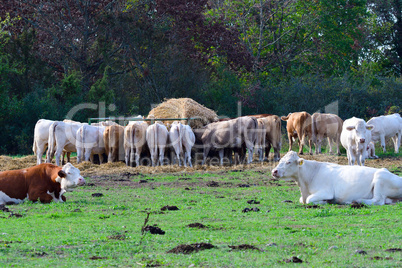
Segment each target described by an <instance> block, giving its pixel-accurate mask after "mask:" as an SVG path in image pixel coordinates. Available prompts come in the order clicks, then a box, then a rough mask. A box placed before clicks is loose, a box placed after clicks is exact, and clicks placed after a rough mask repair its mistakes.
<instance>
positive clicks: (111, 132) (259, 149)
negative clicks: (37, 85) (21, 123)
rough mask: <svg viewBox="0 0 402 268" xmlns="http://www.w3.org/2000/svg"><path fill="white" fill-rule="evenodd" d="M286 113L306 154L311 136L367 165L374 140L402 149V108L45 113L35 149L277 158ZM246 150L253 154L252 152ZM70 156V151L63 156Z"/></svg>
mask: <svg viewBox="0 0 402 268" xmlns="http://www.w3.org/2000/svg"><path fill="white" fill-rule="evenodd" d="M281 119H282V120H283V121H287V126H286V128H287V134H288V138H289V151H291V149H292V145H293V141H294V140H295V139H298V143H299V154H303V145H304V144H306V139H307V138H308V142H309V148H310V154H312V144H315V153H321V144H322V141H323V140H324V139H325V138H328V144H329V153H332V145H333V144H336V150H337V153H338V154H340V151H339V143H341V144H342V146H343V147H344V148H345V149H346V152H347V158H348V161H349V164H350V165H354V164H355V163H357V164H358V165H364V162H365V159H367V158H375V157H377V156H376V155H375V151H374V142H378V141H380V142H381V146H382V148H383V150H384V152H385V140H386V139H389V138H392V139H393V142H394V147H395V152H398V150H399V146H400V143H401V136H402V118H401V116H400V114H397V113H396V114H392V115H387V116H379V117H374V118H372V119H370V120H369V121H368V122H365V121H364V120H363V119H359V118H356V117H353V118H350V119H347V120H345V121H342V119H341V118H339V116H337V115H335V114H323V113H314V114H313V115H310V114H309V113H307V112H296V113H291V114H289V115H288V116H282V117H281V118H279V117H278V116H276V115H266V114H262V115H252V116H242V117H238V118H235V119H230V120H224V121H219V122H214V123H210V124H208V125H206V126H204V127H203V128H198V129H191V128H190V126H188V125H185V124H182V123H180V122H178V121H175V122H173V123H171V124H170V123H169V124H167V126H166V125H164V124H163V123H162V122H156V123H155V124H149V123H148V122H146V121H141V117H139V118H138V120H137V121H130V122H129V124H128V125H127V126H125V127H124V126H121V125H118V124H116V123H115V122H112V121H104V122H100V123H96V124H92V125H89V124H87V123H80V122H75V121H70V120H65V121H51V120H46V119H41V120H39V121H38V122H37V123H36V126H35V130H34V144H33V151H34V153H35V154H36V156H37V164H40V163H41V162H42V155H43V154H44V152H45V150H46V148H48V150H47V154H46V162H47V163H51V162H52V159H53V157H55V160H56V164H57V165H60V157H61V155H62V154H63V156H64V153H67V158H68V161H69V156H70V153H71V152H77V162H78V163H80V162H81V161H92V162H93V161H94V155H99V162H100V163H102V162H103V155H104V154H105V155H106V156H107V161H108V162H116V161H118V160H119V159H122V158H123V157H119V156H121V155H124V159H125V162H126V164H127V165H130V166H133V165H136V166H139V165H140V164H144V163H145V162H144V161H141V157H144V155H145V156H147V157H146V159H150V161H148V162H147V163H149V164H152V166H157V165H163V164H164V163H169V162H170V163H174V162H175V161H176V160H177V161H178V164H179V165H181V164H182V163H183V164H184V166H187V165H189V166H192V152H193V153H194V150H198V151H199V152H200V153H201V154H202V155H203V160H202V163H201V164H205V161H206V159H207V157H208V156H211V155H214V154H215V155H217V156H219V160H220V164H223V160H224V158H225V157H226V158H227V159H229V161H230V163H232V162H233V159H232V158H233V156H234V162H235V163H239V162H242V161H246V162H247V163H251V162H252V159H253V154H254V152H256V153H258V159H259V161H263V160H264V152H265V159H268V156H269V152H270V150H271V147H273V149H274V161H279V159H280V155H279V152H280V149H281ZM167 150H170V151H171V152H172V154H173V155H174V159H172V161H169V162H167V161H165V160H166V155H167V152H166V151H167ZM246 152H248V157H247V158H246ZM63 158H64V157H63Z"/></svg>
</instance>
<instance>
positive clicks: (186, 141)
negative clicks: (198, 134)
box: [169, 121, 195, 167]
mask: <svg viewBox="0 0 402 268" xmlns="http://www.w3.org/2000/svg"><path fill="white" fill-rule="evenodd" d="M169 141H170V145H171V146H172V147H173V150H174V151H175V153H176V158H177V160H178V163H179V166H181V159H183V163H184V166H185V167H187V163H188V164H189V166H190V167H192V166H193V164H192V163H191V149H192V148H193V146H194V143H195V136H194V132H193V131H192V130H191V127H190V126H188V125H183V124H182V123H180V122H178V121H175V122H173V123H172V125H171V126H170V130H169Z"/></svg>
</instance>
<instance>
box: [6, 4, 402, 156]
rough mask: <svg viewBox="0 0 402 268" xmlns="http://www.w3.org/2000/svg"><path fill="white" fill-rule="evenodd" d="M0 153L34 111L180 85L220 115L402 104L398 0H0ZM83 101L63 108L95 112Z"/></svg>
mask: <svg viewBox="0 0 402 268" xmlns="http://www.w3.org/2000/svg"><path fill="white" fill-rule="evenodd" d="M0 26H1V28H0V105H1V108H2V109H1V110H0V123H1V125H2V126H3V127H2V132H1V133H0V153H1V154H17V153H19V154H26V153H31V148H32V140H33V128H34V125H35V123H36V121H37V120H38V119H40V118H47V119H53V120H61V119H64V118H65V116H66V114H67V113H68V111H69V110H70V109H71V108H72V107H74V106H75V105H77V104H80V103H84V102H88V103H99V102H105V103H106V105H108V104H114V105H115V106H116V109H115V110H113V111H109V110H108V111H107V114H106V115H107V116H113V115H114V116H117V115H125V116H130V115H137V114H142V115H147V114H148V112H149V111H150V110H151V105H152V104H157V103H160V102H162V101H163V100H164V99H165V98H173V97H175V98H177V97H184V96H186V97H191V98H193V99H194V100H196V101H198V102H199V103H201V104H203V105H205V106H207V107H208V108H211V109H213V110H215V111H216V112H217V113H218V114H219V115H225V116H229V117H234V116H236V115H237V103H238V102H240V103H241V105H242V110H243V111H242V112H243V114H258V113H272V114H278V115H285V114H288V113H289V112H294V111H301V110H306V111H308V112H310V113H313V112H315V111H325V108H324V107H326V106H327V105H328V104H330V103H334V102H336V103H337V109H338V113H339V115H340V117H341V118H343V119H346V118H349V117H351V116H357V117H361V118H364V119H368V118H370V117H372V116H377V115H381V114H386V113H390V112H399V107H402V104H401V99H402V79H401V73H402V68H401V67H402V66H401V65H402V62H401V59H402V1H401V0H381V1H379V0H336V1H335V0H334V1H332V0H331V1H326V0H307V1H305V0H303V1H301V0H242V1H237V0H209V1H208V0H198V1H188V0H163V1H162V0H97V1H91V0H65V1H50V0H8V1H1V3H0ZM97 116H98V114H97V112H96V111H94V110H85V111H82V112H80V113H79V114H77V115H76V116H75V117H74V118H73V119H75V120H78V121H84V122H85V121H87V120H88V117H97Z"/></svg>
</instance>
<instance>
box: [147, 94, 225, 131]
mask: <svg viewBox="0 0 402 268" xmlns="http://www.w3.org/2000/svg"><path fill="white" fill-rule="evenodd" d="M190 117H191V118H197V119H195V120H190V122H188V124H189V125H190V127H192V128H200V127H202V126H205V125H206V124H209V123H211V122H216V121H218V115H217V114H216V113H215V112H214V111H212V110H211V109H208V108H206V107H205V106H203V105H201V104H199V103H198V102H196V101H195V100H193V99H190V98H179V99H168V100H166V101H165V102H162V103H161V104H159V105H158V106H156V107H155V108H154V109H152V110H151V111H150V112H149V115H148V117H147V118H148V119H149V118H190ZM171 122H172V121H164V122H163V123H164V124H167V123H171ZM182 123H183V124H185V123H186V122H182Z"/></svg>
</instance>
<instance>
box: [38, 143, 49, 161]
mask: <svg viewBox="0 0 402 268" xmlns="http://www.w3.org/2000/svg"><path fill="white" fill-rule="evenodd" d="M46 145H47V144H39V145H38V146H36V164H37V165H40V164H42V155H43V153H44V152H45V150H46Z"/></svg>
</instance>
